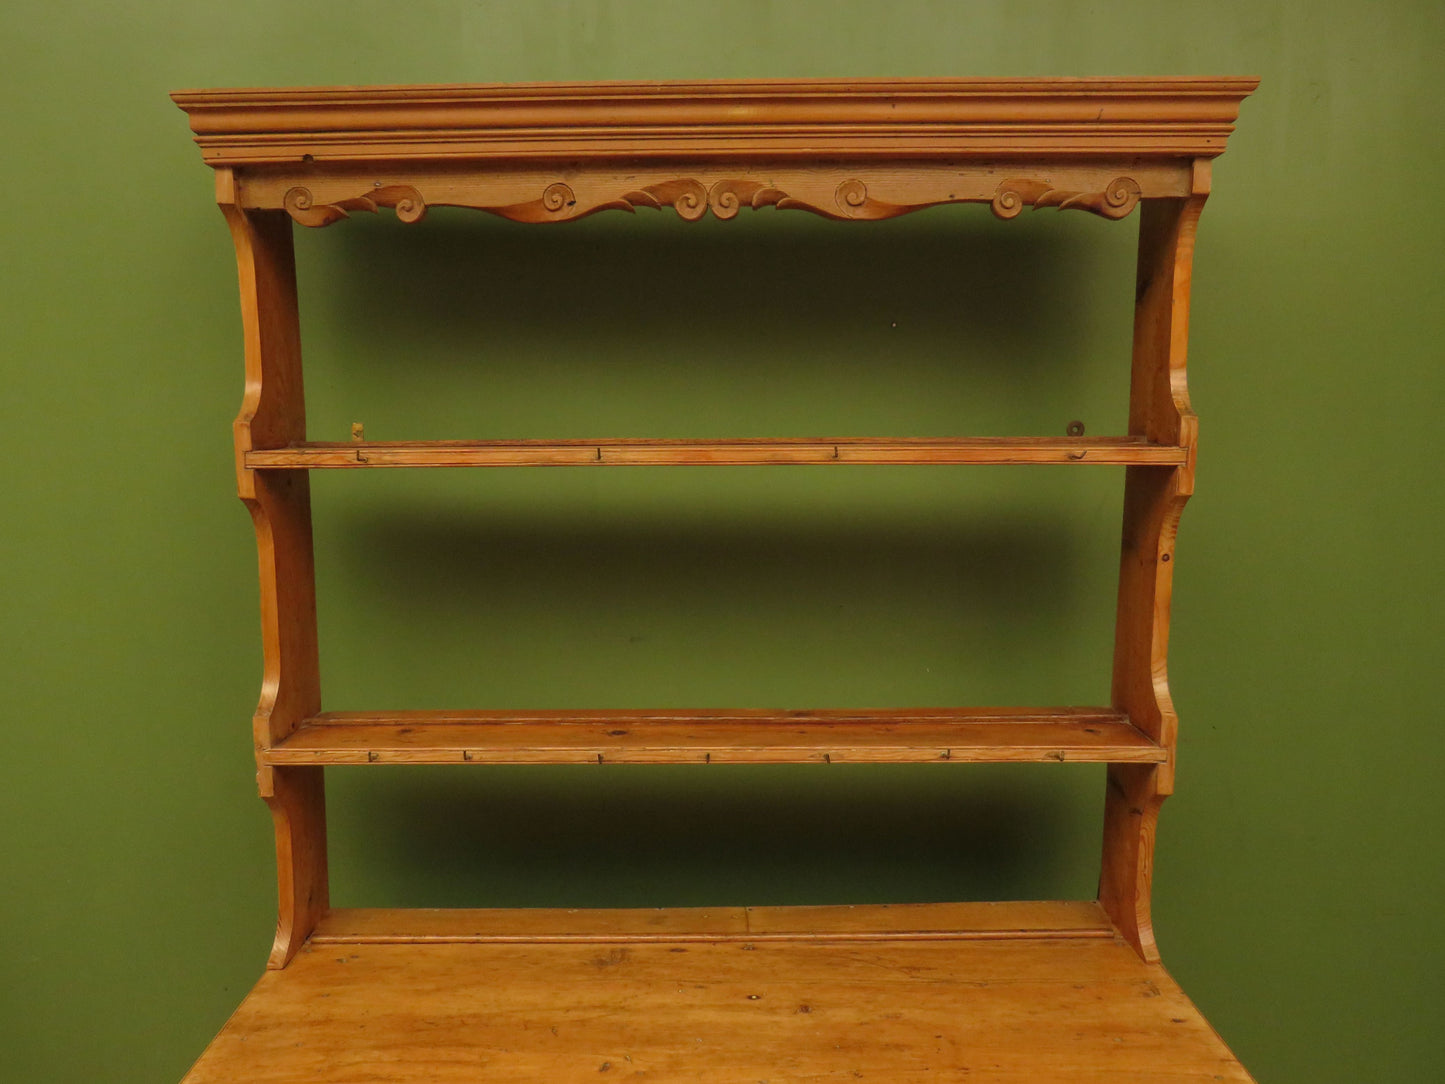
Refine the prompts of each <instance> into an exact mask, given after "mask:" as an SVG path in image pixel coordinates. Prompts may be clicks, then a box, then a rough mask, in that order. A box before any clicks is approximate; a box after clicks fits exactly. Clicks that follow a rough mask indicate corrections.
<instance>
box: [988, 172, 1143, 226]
mask: <svg viewBox="0 0 1445 1084" xmlns="http://www.w3.org/2000/svg"><path fill="white" fill-rule="evenodd" d="M1139 196H1140V188H1139V182H1138V181H1136V180H1134V179H1133V178H1132V177H1115V178H1114V179H1113V180H1112V181H1110V182H1109V183H1108V184H1107V185H1105V186H1104V189H1103V191H1101V192H1081V191H1070V190H1067V189H1062V188H1055V187H1053V186H1052V185H1050V184H1048V183H1046V182H1044V181H1038V180H1030V179H1027V178H1024V179H1014V180H1007V181H1004V182H1003V183H1001V184H1000V185H999V186H998V191H997V192H995V193H994V197H993V203H992V205H991V206H992V207H993V213H994V214H995V215H997V216H998V217H999V218H1014V217H1016V216H1017V215H1018V213H1019V212H1020V211H1022V210H1023V209H1024V207H1026V206H1032V207H1035V208H1037V207H1057V208H1058V209H1059V210H1061V211H1064V210H1068V209H1070V208H1073V209H1075V210H1079V211H1090V212H1092V213H1093V214H1096V215H1101V216H1103V217H1104V218H1123V217H1124V216H1125V215H1127V214H1128V213H1129V212H1130V211H1132V210H1133V209H1134V205H1135V204H1136V203H1138V202H1139Z"/></svg>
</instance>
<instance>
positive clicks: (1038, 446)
mask: <svg viewBox="0 0 1445 1084" xmlns="http://www.w3.org/2000/svg"><path fill="white" fill-rule="evenodd" d="M1186 454H1187V450H1186V449H1184V448H1180V447H1175V446H1170V445H1164V444H1152V443H1150V442H1148V441H1145V440H1143V439H1141V438H1138V437H1088V438H1084V437H1072V438H1067V439H1063V438H1060V439H1053V438H1049V437H912V438H908V437H897V438H892V439H885V438H876V437H820V438H810V437H793V438H784V439H767V438H736V437H735V438H731V439H727V440H687V439H659V440H648V439H643V438H630V439H614V440H434V441H421V440H418V441H350V442H319V441H307V442H305V443H298V444H292V445H289V446H288V447H285V448H266V449H258V450H255V451H250V452H247V453H246V455H245V459H244V461H245V465H246V466H247V467H248V468H250V469H252V470H264V469H275V468H289V469H293V470H296V469H312V468H366V467H546V466H566V467H592V466H739V465H746V464H805V463H813V464H834V463H836V464H845V463H868V464H886V463H899V464H907V463H913V464H920V465H926V464H964V463H977V464H990V463H992V464H1010V463H1012V464H1024V463H1059V464H1094V465H1100V466H1126V465H1130V464H1133V465H1141V466H1142V465H1152V466H1179V465H1182V464H1183V463H1184V461H1185V456H1186Z"/></svg>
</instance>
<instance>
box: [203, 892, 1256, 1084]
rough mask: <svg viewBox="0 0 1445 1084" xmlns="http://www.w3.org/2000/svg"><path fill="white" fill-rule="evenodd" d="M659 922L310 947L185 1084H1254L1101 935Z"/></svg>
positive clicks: (642, 918) (581, 918) (1186, 1009)
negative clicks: (787, 931) (835, 934)
mask: <svg viewBox="0 0 1445 1084" xmlns="http://www.w3.org/2000/svg"><path fill="white" fill-rule="evenodd" d="M1033 906H1034V907H1038V905H1033ZM1055 906H1057V907H1061V908H1063V907H1068V906H1069V905H1055ZM1085 906H1087V905H1085ZM1007 907H1008V905H998V907H997V913H996V914H995V915H994V920H993V923H992V925H994V926H997V925H998V923H999V921H1000V920H1006V919H1007ZM779 910H782V909H779ZM848 910H852V909H848ZM657 915H658V912H652V911H647V912H640V913H638V914H637V916H636V917H635V918H633V919H631V920H620V919H618V918H617V917H616V915H615V913H613V914H612V915H610V916H609V915H606V914H604V915H602V916H593V915H591V914H590V913H589V912H585V911H581V912H575V913H572V914H570V915H567V916H565V918H563V919H562V920H561V921H560V922H559V920H558V918H557V917H556V916H555V915H553V916H549V917H548V918H546V919H544V920H542V921H544V922H550V923H551V924H552V925H553V926H554V927H558V926H561V927H570V928H571V929H573V930H577V931H586V930H587V929H588V928H589V924H590V923H592V922H593V921H596V922H597V923H598V925H599V926H600V927H602V928H604V929H605V928H606V927H609V926H617V925H618V924H619V923H620V924H621V925H623V926H624V927H627V929H626V930H625V932H624V933H622V935H621V936H618V937H617V938H616V939H612V940H609V939H606V938H605V937H604V938H602V939H597V940H590V939H589V940H582V941H567V940H557V939H555V938H554V939H552V940H538V941H528V942H517V941H511V940H497V939H490V940H479V941H473V940H465V941H437V942H431V943H417V942H410V943H375V942H371V941H366V940H362V939H360V938H359V937H357V938H353V939H350V940H347V941H340V940H330V939H317V940H315V941H313V942H312V943H311V944H309V945H308V946H307V947H306V948H305V949H303V950H302V952H301V953H300V954H299V955H298V956H297V958H296V959H295V960H294V961H293V962H292V964H291V966H290V967H288V968H287V969H286V970H285V971H280V972H269V973H268V974H266V975H265V976H264V977H263V978H262V979H261V981H260V983H259V984H258V985H257V987H256V989H255V990H253V991H252V993H251V994H250V996H249V997H248V998H247V999H246V1000H245V1002H243V1003H242V1005H241V1007H240V1009H238V1010H237V1012H236V1014H235V1016H233V1017H232V1019H231V1021H230V1022H229V1023H228V1024H227V1025H226V1027H225V1028H224V1029H223V1030H222V1032H221V1034H220V1035H219V1036H217V1038H216V1040H215V1041H214V1042H213V1043H212V1044H211V1047H210V1048H209V1049H208V1050H207V1051H206V1053H205V1054H204V1055H203V1056H202V1057H201V1059H200V1061H199V1062H198V1063H197V1065H196V1067H195V1068H194V1069H193V1070H192V1072H191V1074H190V1075H189V1076H188V1077H187V1078H186V1082H185V1084H219V1082H222V1081H224V1082H226V1084H232V1082H234V1081H238V1080H244V1081H247V1082H254V1084H361V1082H366V1084H373V1082H374V1084H381V1082H396V1084H401V1082H403V1081H405V1082H415V1081H427V1082H429V1084H453V1082H455V1084H462V1082H465V1084H475V1082H476V1081H478V1080H499V1081H508V1082H513V1084H529V1082H536V1084H567V1082H569V1081H596V1080H599V1079H602V1080H606V1079H611V1078H612V1077H613V1076H616V1077H618V1078H620V1079H646V1080H653V1081H658V1082H659V1084H673V1082H677V1084H684V1082H686V1084H691V1082H697V1081H700V1082H703V1084H737V1082H738V1081H745V1082H751V1081H764V1080H766V1081H820V1082H821V1081H826V1080H878V1081H887V1082H888V1084H915V1082H916V1084H922V1082H925V1081H936V1080H984V1081H990V1082H992V1084H1106V1082H1107V1084H1118V1082H1119V1081H1151V1082H1154V1081H1160V1082H1164V1084H1186V1082H1187V1084H1216V1082H1218V1081H1231V1082H1247V1081H1249V1079H1250V1078H1249V1076H1248V1074H1247V1073H1246V1072H1245V1071H1244V1069H1243V1068H1242V1067H1241V1066H1240V1064H1239V1062H1238V1061H1237V1060H1235V1058H1234V1057H1233V1056H1232V1055H1231V1054H1230V1053H1229V1051H1228V1049H1227V1048H1226V1047H1225V1046H1224V1044H1223V1043H1222V1042H1221V1041H1220V1040H1219V1038H1218V1037H1217V1036H1216V1035H1215V1034H1214V1032H1213V1031H1212V1030H1211V1029H1210V1027H1209V1025H1208V1024H1207V1023H1206V1022H1205V1021H1204V1019H1203V1018H1202V1017H1201V1016H1200V1014H1199V1012H1198V1010H1197V1009H1196V1008H1195V1007H1194V1006H1193V1005H1192V1004H1191V1003H1190V1002H1189V1000H1188V998H1186V997H1185V996H1184V994H1183V993H1182V992H1181V991H1180V989H1179V987H1178V986H1177V985H1176V984H1175V983H1174V981H1173V980H1172V979H1171V978H1170V977H1169V976H1168V974H1167V973H1165V971H1164V970H1163V969H1162V968H1161V967H1159V966H1158V965H1157V964H1148V963H1145V962H1144V961H1142V960H1140V959H1139V957H1138V956H1137V955H1136V954H1135V952H1134V951H1133V949H1132V948H1131V947H1130V946H1129V945H1127V944H1126V943H1125V942H1124V941H1123V940H1121V939H1120V938H1118V937H1117V936H1114V935H1113V934H1112V932H1111V931H1110V930H1108V929H1107V927H1103V926H1099V925H1096V926H1095V927H1094V928H1093V930H1092V931H1088V932H1089V935H1088V936H1079V935H1078V934H1079V932H1080V928H1075V929H1072V930H1069V929H1066V930H1064V931H1061V932H1060V933H1059V934H1056V935H1050V934H1034V935H1031V936H1009V937H997V936H993V934H994V933H995V932H996V930H993V929H984V930H980V931H977V932H978V934H980V935H981V936H971V935H970V934H969V933H968V932H967V931H965V932H961V933H957V934H954V935H953V936H951V937H948V938H946V939H924V940H913V939H909V938H906V937H896V936H887V935H886V934H887V931H885V933H884V934H882V935H880V936H877V937H875V938H873V939H859V940H847V941H839V940H830V939H828V938H827V937H818V936H806V937H781V938H778V937H771V936H766V935H764V934H763V932H762V931H759V935H758V936H752V937H748V936H742V935H740V931H738V930H737V928H736V926H737V922H738V918H737V915H736V911H735V910H732V909H729V910H727V911H725V912H724V913H722V914H718V915H712V916H710V917H709V918H708V919H706V920H702V921H703V922H704V924H705V923H706V922H712V921H717V920H719V919H721V920H722V923H723V924H724V925H726V924H728V923H731V924H732V928H731V929H729V930H728V931H727V933H726V935H725V936H723V937H720V938H719V939H717V940H715V941H707V940H699V939H698V938H697V936H696V934H697V933H698V932H699V919H698V917H697V916H696V915H695V914H694V915H685V916H682V917H680V918H678V919H676V920H669V919H662V920H661V921H655V918H656V916H657ZM798 917H799V918H803V917H804V916H798ZM920 917H922V916H920ZM495 921H497V922H498V923H500V924H502V925H505V920H503V919H500V918H498V919H496V920H495ZM519 921H527V920H519ZM807 921H808V922H809V923H810V924H813V925H821V926H823V927H824V928H827V927H828V926H829V925H831V924H830V923H828V922H826V921H821V922H820V921H819V919H818V916H817V914H816V912H815V913H814V914H813V915H811V916H809V917H808V919H807ZM857 921H858V920H857V918H856V916H854V917H850V918H849V919H847V924H848V925H850V926H852V925H856V924H857ZM637 923H641V924H642V925H643V927H644V928H650V929H659V928H661V929H664V931H665V932H664V935H663V936H661V937H658V938H652V937H650V936H648V935H645V934H644V935H642V936H638V934H637V932H636V924H637ZM649 924H650V925H649ZM783 924H784V925H788V924H789V923H788V922H787V921H786V920H783ZM793 924H796V925H801V924H802V923H801V922H797V923H793ZM884 925H885V926H892V925H897V923H895V922H891V921H890V922H885V923H884ZM905 925H906V923H905ZM595 928H596V927H594V929H595ZM667 930H671V931H673V932H674V936H671V937H669V936H666V931H667ZM554 932H555V931H554ZM743 932H744V933H745V931H743Z"/></svg>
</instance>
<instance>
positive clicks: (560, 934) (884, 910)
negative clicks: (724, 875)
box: [311, 900, 1118, 945]
mask: <svg viewBox="0 0 1445 1084" xmlns="http://www.w3.org/2000/svg"><path fill="white" fill-rule="evenodd" d="M1117 936H1118V934H1116V933H1115V932H1114V927H1113V926H1112V925H1110V923H1109V919H1108V918H1107V917H1106V916H1105V915H1104V912H1103V911H1102V910H1101V909H1100V908H1099V905H1098V903H1096V902H1094V901H1093V900H1008V901H999V902H970V903H894V904H887V903H881V904H842V905H828V904H824V905H805V906H783V907H737V906H721V907H666V908H664V907H649V908H645V909H643V908H590V907H581V908H567V909H565V910H564V909H556V908H545V907H529V908H521V909H508V908H455V909H453V908H369V907H358V908H341V909H337V910H333V911H330V912H328V913H327V914H326V915H325V917H323V918H322V919H321V921H320V922H319V923H318V924H317V927H316V932H315V933H313V934H312V935H311V944H313V945H447V944H500V945H506V944H513V945H565V944H582V945H589V944H668V943H671V944H689V943H692V944H719V943H726V942H759V941H804V942H812V943H828V942H848V941H1005V940H1013V941H1016V940H1022V939H1024V938H1047V939H1051V940H1054V939H1060V938H1075V939H1077V938H1096V939H1105V940H1112V939H1114V938H1117Z"/></svg>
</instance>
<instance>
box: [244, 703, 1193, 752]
mask: <svg viewBox="0 0 1445 1084" xmlns="http://www.w3.org/2000/svg"><path fill="white" fill-rule="evenodd" d="M261 757H262V760H263V762H264V763H267V764H273V765H279V764H293V765H294V764H461V763H473V764H686V763H693V764H727V763H731V764H803V763H829V764H834V763H937V762H944V761H959V762H1051V761H1052V762H1063V761H1069V762H1085V763H1111V764H1117V763H1161V762H1163V761H1165V760H1167V759H1168V753H1167V751H1166V750H1164V749H1163V748H1161V747H1160V746H1159V745H1158V744H1157V743H1156V742H1154V741H1152V740H1151V739H1150V738H1149V737H1148V736H1146V735H1145V734H1144V733H1143V732H1141V731H1140V730H1138V729H1136V728H1135V727H1134V726H1133V725H1132V724H1131V723H1130V722H1129V720H1128V718H1127V717H1126V716H1125V715H1123V714H1121V713H1119V712H1116V711H1113V710H1111V709H1109V708H909V709H898V708H889V709H880V710H874V711H845V710H828V711H764V710H731V709H701V710H689V711H663V710H649V711H627V710H616V711H588V712H584V711H530V712H513V711H396V712H326V713H324V714H321V715H317V716H314V717H312V718H310V719H307V720H305V721H304V722H303V723H302V725H301V726H300V728H299V729H297V730H296V731H295V732H294V733H293V734H291V735H290V736H289V737H287V738H286V739H285V740H284V741H282V742H280V743H279V744H277V745H276V746H275V747H273V748H270V749H265V750H262V753H261Z"/></svg>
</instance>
